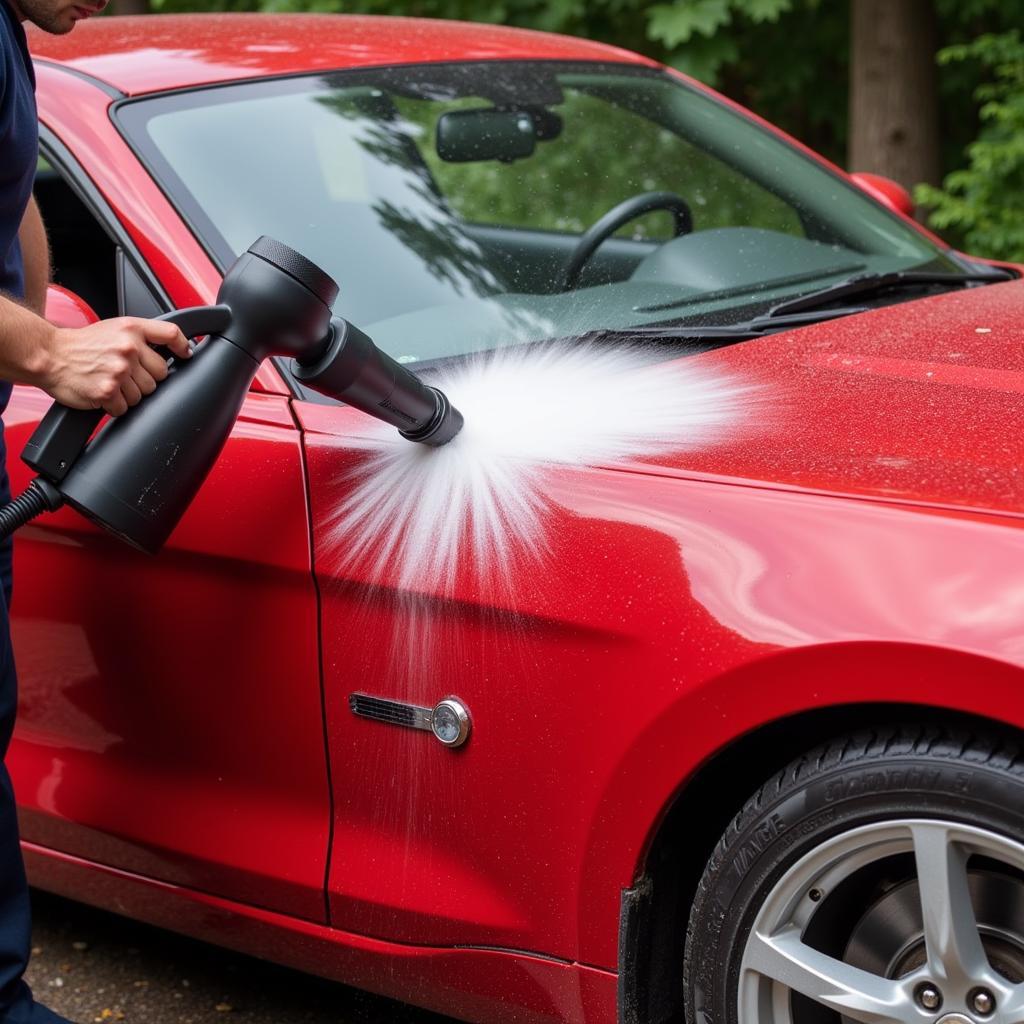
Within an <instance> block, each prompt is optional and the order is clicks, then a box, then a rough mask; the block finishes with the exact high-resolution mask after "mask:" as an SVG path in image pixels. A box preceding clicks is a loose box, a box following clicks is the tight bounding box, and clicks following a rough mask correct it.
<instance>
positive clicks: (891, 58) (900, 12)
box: [849, 0, 942, 188]
mask: <svg viewBox="0 0 1024 1024" xmlns="http://www.w3.org/2000/svg"><path fill="white" fill-rule="evenodd" d="M850 18H851V25H850V147H849V168H850V170H851V171H870V172H872V173H874V174H884V175H885V176H886V177H889V178H893V179H894V180H895V181H898V182H899V183H900V184H901V185H903V186H904V187H905V188H912V187H913V186H914V185H916V184H917V183H918V182H921V181H928V182H932V183H933V184H938V182H939V178H940V177H941V173H942V166H941V158H940V154H939V94H938V76H937V73H936V67H935V51H936V46H937V39H938V31H937V25H936V17H935V8H934V4H933V0H852V3H851V5H850Z"/></svg>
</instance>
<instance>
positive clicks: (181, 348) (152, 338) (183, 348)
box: [136, 320, 192, 359]
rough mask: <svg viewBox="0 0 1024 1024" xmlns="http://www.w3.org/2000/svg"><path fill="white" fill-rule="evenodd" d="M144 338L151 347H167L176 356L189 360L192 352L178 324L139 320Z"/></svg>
mask: <svg viewBox="0 0 1024 1024" xmlns="http://www.w3.org/2000/svg"><path fill="white" fill-rule="evenodd" d="M136 323H137V324H138V325H139V327H140V328H141V329H142V333H143V336H144V337H145V339H146V341H148V342H149V343H150V344H151V345H166V346H167V348H169V349H170V350H171V351H172V352H173V353H174V354H175V355H176V356H180V357H181V358H182V359H188V358H189V356H191V355H192V350H191V349H190V348H189V347H188V339H187V338H186V337H185V335H184V334H182V333H181V330H180V329H179V328H178V325H177V324H170V323H167V321H165V320H138V321H136Z"/></svg>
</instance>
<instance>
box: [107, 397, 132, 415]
mask: <svg viewBox="0 0 1024 1024" xmlns="http://www.w3.org/2000/svg"><path fill="white" fill-rule="evenodd" d="M103 411H104V412H107V413H109V414H110V415H111V416H123V415H124V414H125V413H126V412H127V411H128V403H127V402H125V400H124V396H123V395H122V394H121V392H120V391H118V392H117V394H116V395H114V397H113V398H108V399H107V400H106V401H105V402H104V403H103Z"/></svg>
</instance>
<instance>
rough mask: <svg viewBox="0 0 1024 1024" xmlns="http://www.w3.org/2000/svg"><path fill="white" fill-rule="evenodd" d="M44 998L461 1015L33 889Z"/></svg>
mask: <svg viewBox="0 0 1024 1024" xmlns="http://www.w3.org/2000/svg"><path fill="white" fill-rule="evenodd" d="M32 900H33V911H34V922H35V923H34V930H33V950H32V963H31V965H30V967H29V971H28V975H27V979H28V982H29V984H30V985H31V986H32V989H33V991H34V992H35V995H36V998H37V999H38V1000H39V1001H40V1002H42V1003H45V1004H46V1005H47V1006H49V1007H50V1008H51V1009H53V1010H55V1011H56V1012H58V1013H60V1014H63V1015H64V1016H65V1017H68V1018H70V1019H71V1020H73V1021H76V1022H78V1024H118V1022H124V1024H270V1022H274V1024H455V1021H453V1020H452V1019H451V1018H449V1017H441V1016H438V1015H437V1014H434V1013H426V1012H425V1011H423V1010H416V1009H413V1008H412V1007H409V1006H406V1005H404V1004H402V1003H395V1002H392V1001H391V1000H388V999H382V998H380V997H378V996H372V995H369V994H368V993H364V992H360V991H358V990H357V989H353V988H348V987H346V986H345V985H339V984H336V983H334V982H329V981H324V980H322V979H319V978H314V977H311V976H310V975H308V974H302V973H300V972H298V971H293V970H289V969H287V968H284V967H278V966H277V965H274V964H268V963H266V962H265V961H263V960H256V959H254V958H252V957H247V956H243V955H241V954H239V953H232V952H228V951H227V950H224V949H220V948H218V947H216V946H210V945H207V944H206V943H203V942H197V941H195V940H193V939H186V938H183V937H181V936H178V935H175V934H173V933H171V932H167V931H163V930H162V929H159V928H151V927H149V926H148V925H143V924H138V923H137V922H134V921H129V920H127V919H125V918H123V917H118V916H117V915H115V914H109V913H105V912H104V911H100V910H94V909H92V908H90V907H86V906H83V905H82V904H79V903H73V902H71V901H69V900H63V899H59V898H57V897H55V896H50V895H48V894H46V893H41V892H33V894H32Z"/></svg>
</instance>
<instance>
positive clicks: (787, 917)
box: [737, 819, 1024, 1024]
mask: <svg viewBox="0 0 1024 1024" xmlns="http://www.w3.org/2000/svg"><path fill="white" fill-rule="evenodd" d="M906 854H911V855H912V858H913V864H914V866H915V868H916V886H917V887H918V888H919V891H920V894H921V895H920V897H919V898H918V899H917V900H916V902H917V903H918V914H919V916H918V921H919V924H918V926H917V930H918V935H917V936H914V935H908V936H903V937H902V940H901V942H900V945H901V947H902V955H900V956H899V957H896V958H893V959H892V961H891V964H892V966H891V967H889V968H887V969H883V970H881V971H876V970H866V969H865V968H864V967H860V966H857V965H856V963H855V962H850V961H851V960H854V961H856V960H857V957H856V956H852V957H851V956H848V955H846V956H844V957H843V958H842V959H839V958H837V957H835V956H832V955H830V954H828V953H825V952H822V951H820V950H819V949H816V948H814V947H813V946H812V945H811V944H809V943H808V942H805V941H804V935H805V931H806V929H807V927H808V925H809V924H810V922H811V920H812V918H813V917H814V916H815V914H817V913H819V912H820V911H821V908H822V907H823V906H824V904H825V903H826V902H827V899H828V897H829V894H831V893H834V892H835V891H836V889H837V888H838V887H839V886H840V885H841V884H842V883H844V882H846V881H847V880H848V879H851V878H852V877H853V876H854V875H855V874H856V873H857V872H860V871H863V870H864V869H866V868H869V867H870V866H871V865H876V864H877V863H878V862H879V861H882V860H883V859H887V858H892V857H896V856H899V855H906ZM972 857H979V858H984V860H983V861H980V862H975V863H980V864H982V865H994V866H997V867H1004V868H1006V869H1008V874H1009V876H1010V878H1011V879H1012V883H1013V884H1015V885H1017V886H1024V882H1022V881H1021V879H1020V878H1017V877H1014V876H1015V875H1016V873H1018V872H1019V873H1021V875H1022V876H1024V844H1021V843H1019V842H1016V841H1014V840H1011V839H1007V838H1006V837H1005V836H1001V835H998V834H997V833H995V832H989V831H986V830H984V829H980V828H973V827H971V826H969V825H962V824H959V823H957V822H952V821H941V820H927V819H907V820H900V821H881V822H877V823H875V824H871V825H865V826H862V827H860V828H856V829H853V830H851V831H848V832H843V833H841V834H840V835H838V836H835V837H833V838H831V839H829V840H827V841H826V842H824V843H822V844H821V845H820V846H818V847H816V848H815V849H814V850H812V851H811V852H810V853H808V854H807V855H805V856H804V857H803V858H801V860H799V861H798V862H797V863H796V864H795V865H793V867H791V868H790V869H789V870H788V871H787V872H786V873H785V874H784V875H783V877H782V878H781V879H780V880H779V881H778V882H777V883H776V884H775V886H774V887H773V888H772V890H771V892H770V893H769V894H768V897H767V898H766V900H765V902H764V904H763V905H762V907H761V909H760V910H759V912H758V914H757V916H756V918H755V920H754V924H753V927H752V928H751V930H750V934H749V936H748V938H747V941H746V946H745V948H744V951H743V960H742V963H741V967H740V977H739V989H738V993H737V997H738V1001H739V1006H738V1011H739V1014H738V1020H739V1021H741V1022H742V1024H793V1012H792V999H791V993H794V992H796V993H800V994H801V995H803V996H806V997H807V998H808V999H811V1000H813V1001H814V1002H816V1003H820V1004H822V1005H823V1006H826V1007H828V1008H829V1009H832V1010H834V1011H836V1012H837V1013H839V1014H840V1015H841V1016H842V1017H843V1018H845V1019H846V1020H849V1021H859V1022H861V1024H928V1022H936V1024H943V1022H945V1024H1024V978H1021V977H1016V976H1015V975H1016V974H1017V973H1018V971H1017V970H1016V969H1015V966H1014V965H1016V964H1018V963H1020V964H1024V917H1022V916H1021V915H1019V914H1018V915H1016V918H1017V919H1016V920H1015V921H1013V922H1012V923H1011V926H1010V927H1009V928H1007V927H1006V925H1005V922H1001V923H1000V926H999V927H998V928H995V927H992V926H990V925H989V924H988V923H987V922H984V921H983V922H981V923H979V921H978V918H977V916H976V914H975V909H974V903H973V902H972V889H975V888H976V887H977V885H978V882H977V880H976V879H974V877H973V876H974V874H975V873H976V872H975V868H974V864H972V870H971V875H972V877H971V879H970V880H969V876H968V861H969V860H970V859H971V858H972ZM989 902H991V901H989ZM1020 905H1021V904H1015V906H1020ZM861 909H862V910H864V911H868V912H869V913H870V909H871V908H868V907H863V908H861ZM855 925H856V922H851V923H850V936H851V937H853V936H854V933H855V931H856V929H855ZM915 941H916V944H917V946H918V947H919V948H920V950H921V953H920V955H919V956H917V957H914V956H913V955H908V952H907V951H908V950H910V949H912V947H913V946H914V944H915ZM996 943H998V944H999V949H1000V954H999V956H998V958H997V957H996V956H993V955H992V954H991V950H992V949H993V948H994V944H996ZM861 945H863V941H862V940H861ZM991 960H996V962H997V964H998V965H1000V966H1001V967H1002V970H997V969H996V968H995V967H993V966H992V964H991V963H990V961H991ZM1005 965H1010V966H1009V968H1007V966H1005ZM927 990H934V991H935V992H937V993H938V994H940V1002H939V1005H938V1006H936V1007H935V1008H933V1009H929V1008H926V1006H925V1005H924V1004H925V1003H934V1002H935V1000H934V999H932V998H930V996H929V997H928V998H925V999H922V993H924V992H926V991H927ZM979 993H982V994H984V995H987V996H989V997H990V998H991V1004H992V1005H991V1007H990V1008H989V1010H988V1012H987V1013H980V1012H979V1011H978V1006H986V1002H985V1001H984V999H980V998H979Z"/></svg>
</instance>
